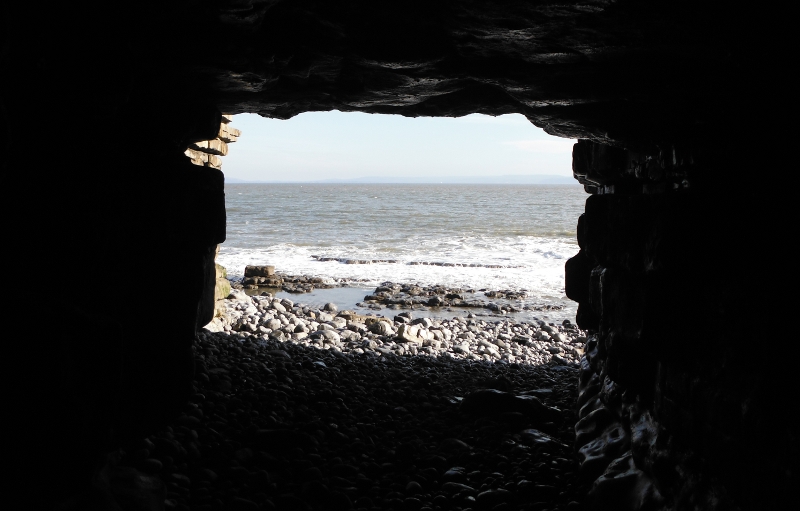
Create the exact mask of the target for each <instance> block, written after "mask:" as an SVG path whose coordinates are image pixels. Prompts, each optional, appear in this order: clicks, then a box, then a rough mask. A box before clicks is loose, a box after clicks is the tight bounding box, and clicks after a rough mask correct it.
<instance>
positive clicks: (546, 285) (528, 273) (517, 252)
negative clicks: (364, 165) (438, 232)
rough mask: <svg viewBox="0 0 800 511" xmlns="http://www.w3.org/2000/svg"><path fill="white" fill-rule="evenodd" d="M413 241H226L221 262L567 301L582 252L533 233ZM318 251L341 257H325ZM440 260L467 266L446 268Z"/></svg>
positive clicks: (231, 268)
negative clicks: (569, 270) (574, 260)
mask: <svg viewBox="0 0 800 511" xmlns="http://www.w3.org/2000/svg"><path fill="white" fill-rule="evenodd" d="M408 241H409V242H408V243H407V244H404V245H403V247H404V248H395V249H394V250H392V249H391V248H390V247H386V246H381V244H380V243H378V244H372V245H371V244H369V243H359V244H357V245H358V246H337V247H331V246H297V245H293V244H291V243H280V244H276V245H273V246H270V247H267V248H259V249H253V248H237V247H230V246H226V245H222V247H221V249H220V254H219V257H218V262H219V263H220V264H222V265H223V266H225V267H226V268H227V269H228V272H229V275H230V276H232V277H234V278H235V277H241V276H242V274H243V272H244V267H245V266H246V265H248V264H255V265H258V264H272V265H274V266H275V267H276V269H277V270H278V271H280V272H283V273H286V274H292V275H314V276H320V277H323V278H327V279H331V280H333V279H347V280H362V279H366V281H365V282H364V284H365V285H368V286H373V285H377V284H379V283H380V282H384V281H387V280H388V281H393V282H400V283H412V282H413V283H419V284H424V285H432V284H441V285H445V286H448V287H461V288H474V289H483V288H486V289H492V290H501V289H512V290H521V289H525V290H527V291H528V295H529V297H530V299H532V300H538V301H541V302H548V303H560V304H564V300H565V296H564V263H565V262H566V260H567V259H568V258H570V257H572V256H573V255H575V254H576V253H577V252H578V246H577V244H576V243H575V242H571V241H566V240H560V239H553V238H540V237H533V236H529V237H513V238H512V237H509V238H491V237H465V236H457V237H452V238H442V239H437V240H430V239H417V240H408ZM354 245H355V244H354ZM312 256H319V257H323V258H335V259H338V260H335V261H319V260H317V259H315V258H314V257H312ZM348 259H353V260H377V259H383V260H386V259H392V260H396V261H397V262H396V263H380V262H378V263H371V264H345V263H343V262H340V261H341V260H348ZM410 263H418V264H410ZM425 263H427V264H425ZM436 263H452V264H457V265H460V266H439V265H436ZM470 264H473V265H480V266H469V265H470ZM489 266H501V267H500V268H493V267H489ZM570 303H571V302H570Z"/></svg>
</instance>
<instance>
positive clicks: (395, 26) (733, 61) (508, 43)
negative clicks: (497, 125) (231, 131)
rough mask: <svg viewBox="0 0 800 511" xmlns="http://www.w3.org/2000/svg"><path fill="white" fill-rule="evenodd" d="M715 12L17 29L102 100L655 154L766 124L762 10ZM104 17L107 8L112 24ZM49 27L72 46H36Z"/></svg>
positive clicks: (459, 13) (120, 11)
mask: <svg viewBox="0 0 800 511" xmlns="http://www.w3.org/2000/svg"><path fill="white" fill-rule="evenodd" d="M715 5H716V4H709V3H707V2H683V1H677V2H676V1H654V2H633V1H569V0H564V1H557V2H556V1H546V0H542V1H522V0H504V1H497V0H436V1H432V0H427V1H418V0H410V1H406V2H400V3H395V2H374V1H363V0H350V1H341V0H324V1H323V0H222V1H214V0H184V1H180V2H177V1H176V2H163V3H142V4H136V5H132V4H125V3H122V4H119V5H115V6H109V5H106V4H99V3H89V4H86V5H80V6H73V5H70V6H61V7H59V8H58V9H56V10H54V11H50V12H49V13H48V14H49V15H44V14H42V13H37V15H36V16H32V15H31V13H30V12H28V13H27V15H21V16H20V17H19V19H20V20H24V22H22V23H20V24H19V25H18V24H16V23H15V24H13V26H12V30H17V31H18V33H17V35H19V36H20V38H22V39H25V38H27V40H26V41H25V44H24V45H20V44H19V43H18V42H17V39H16V37H15V36H13V35H12V36H11V37H10V41H11V48H12V52H11V55H12V60H13V59H14V58H19V61H20V62H21V64H20V65H22V66H23V67H24V66H28V67H29V68H30V67H31V66H34V65H38V66H39V67H41V65H42V64H41V62H39V63H38V64H32V63H30V62H27V61H25V57H24V56H23V57H18V55H19V53H20V52H21V53H23V54H24V53H28V54H34V53H35V54H36V55H35V57H31V58H30V59H29V60H31V61H33V62H34V63H35V62H37V59H38V60H41V59H43V58H44V59H48V58H49V59H51V60H52V62H56V61H57V62H59V63H58V64H53V65H54V66H59V65H60V66H64V67H66V66H72V67H70V68H69V72H70V73H73V74H74V72H75V71H74V70H75V69H76V68H81V66H83V67H82V68H81V69H83V68H85V70H86V72H85V73H83V75H88V76H90V77H91V78H86V77H85V76H84V78H82V79H83V80H85V81H92V87H94V90H93V92H91V94H93V96H92V99H91V101H93V102H95V103H96V102H97V97H98V94H99V92H98V90H99V89H109V88H111V89H113V88H115V87H112V86H109V85H108V83H109V81H113V80H117V79H118V77H119V76H120V75H121V76H132V77H133V78H132V81H131V83H129V84H127V85H126V86H125V87H123V88H124V89H125V90H123V91H121V92H120V93H119V94H117V96H124V95H125V94H134V95H136V94H138V95H139V96H141V97H148V95H149V96H151V97H155V96H157V95H158V94H160V93H161V92H162V91H165V90H167V89H172V93H173V95H175V94H177V95H190V94H194V95H198V94H199V95H201V96H203V97H207V98H210V99H211V101H212V102H213V103H214V104H215V105H216V106H217V107H218V108H219V109H220V110H222V111H224V112H226V113H234V114H235V113H244V112H253V113H258V114H260V115H262V116H265V117H271V118H279V119H288V118H291V117H293V116H295V115H298V114H300V113H303V112H307V111H326V110H333V109H335V110H340V111H359V112H368V113H381V114H400V115H404V116H412V117H413V116H461V115H466V114H469V113H484V114H489V115H500V114H507V113H521V114H523V115H525V116H526V117H527V118H528V119H529V120H530V121H531V122H532V123H533V124H535V125H536V126H539V127H542V128H544V129H545V131H547V132H548V133H550V134H553V135H557V136H562V137H570V138H585V139H591V140H594V141H597V142H602V143H608V144H613V145H618V146H637V145H641V146H646V147H651V148H652V147H653V146H658V145H661V144H665V143H666V144H669V143H674V142H676V141H677V142H680V141H689V142H691V141H693V140H698V139H705V138H707V137H708V136H709V134H710V133H720V132H724V131H725V130H730V129H732V126H734V125H736V124H737V123H739V124H740V123H741V122H743V120H747V119H750V118H753V119H755V118H757V116H758V108H757V107H755V106H753V103H754V102H753V101H742V98H743V97H746V96H748V94H749V91H752V90H754V89H757V88H759V85H758V84H759V83H761V82H763V80H764V77H765V73H764V68H766V67H768V64H767V63H766V60H767V59H765V58H764V55H765V53H764V52H760V51H759V49H758V48H757V47H756V46H754V44H753V41H754V40H757V39H758V37H757V36H755V35H754V34H755V31H754V30H753V27H754V26H757V25H758V23H757V22H756V21H754V19H755V18H754V16H755V14H754V13H752V12H747V11H737V10H732V9H731V8H730V7H727V8H719V9H718V8H716V7H715ZM25 9H28V10H30V9H34V7H25ZM99 11H102V12H103V13H105V14H104V17H103V18H101V19H100V21H97V20H98V18H97V16H96V13H97V12H99ZM65 19H66V20H67V21H65ZM48 23H49V24H50V25H48ZM48 26H49V27H50V28H47V27H48ZM43 27H45V28H43ZM65 27H66V28H65ZM37 32H38V33H41V34H49V33H50V32H56V33H59V32H61V33H63V34H62V35H63V36H64V37H62V38H61V39H58V38H54V37H53V36H52V34H50V35H48V37H43V38H42V39H41V40H36V37H35V36H34V37H32V36H31V34H36V33H37ZM54 40H58V43H59V44H58V45H57V47H53V46H52V42H53V41H54ZM98 41H102V44H98ZM15 47H16V50H17V53H16V54H15ZM59 52H60V55H57V54H58V53H59ZM69 52H71V53H70V54H68V53H69ZM76 54H77V55H80V58H76V57H75V55H76ZM42 55H46V56H45V57H42ZM54 55H56V56H54ZM63 62H66V63H63ZM98 63H101V67H100V68H99V69H102V73H98V72H97V69H98V67H97V64H98ZM32 72H34V73H36V72H40V71H38V70H36V69H33V70H32ZM92 73H94V75H98V74H102V76H94V75H93V74H92ZM51 74H52V73H51ZM50 79H52V77H51V78H50ZM114 83H116V82H114ZM90 89H91V87H90ZM131 91H133V92H131ZM176 91H177V92H176ZM26 93H28V92H27V91H26ZM103 94H105V95H106V96H109V101H110V102H112V103H113V102H114V101H117V99H116V97H117V96H113V95H110V94H109V93H108V92H107V91H106V92H104V93H103ZM84 95H85V96H87V97H88V95H89V94H88V93H85V91H84ZM100 95H102V94H100ZM93 108H97V107H96V106H93Z"/></svg>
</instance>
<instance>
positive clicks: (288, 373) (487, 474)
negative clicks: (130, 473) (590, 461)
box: [120, 333, 587, 511]
mask: <svg viewBox="0 0 800 511" xmlns="http://www.w3.org/2000/svg"><path fill="white" fill-rule="evenodd" d="M195 353H197V354H200V353H204V354H205V355H204V357H202V358H203V359H204V360H203V361H202V367H203V369H201V370H199V371H198V377H197V379H196V381H195V389H196V394H194V396H192V398H191V402H190V403H189V404H188V405H187V407H186V409H185V410H184V413H183V414H182V415H181V416H180V417H179V418H178V419H177V420H175V421H174V423H173V424H172V425H171V426H170V427H168V428H166V429H164V430H163V431H161V432H159V433H157V434H155V435H153V436H151V437H150V438H149V439H147V440H145V441H144V442H143V443H142V444H141V445H140V446H138V449H130V450H129V451H130V452H127V453H125V454H124V455H123V457H122V459H121V460H120V464H121V465H122V466H132V467H136V468H137V469H139V470H140V471H141V472H143V473H145V474H150V475H153V476H158V477H160V479H161V480H162V481H163V482H164V483H165V485H166V500H165V507H166V509H192V510H228V509H242V510H245V509H252V510H263V511H266V510H273V509H278V510H326V511H328V510H330V511H334V510H346V509H357V510H361V509H366V510H375V511H377V510H383V511H385V510H390V509H394V510H396V511H400V510H409V511H411V510H413V511H417V510H421V511H428V510H456V511H457V510H461V511H466V510H468V509H472V510H482V509H487V510H489V509H491V510H495V511H503V510H537V511H541V510H551V511H553V510H567V509H570V510H572V509H580V507H581V506H580V504H579V503H580V502H581V501H582V500H583V497H584V495H585V493H586V490H587V488H586V485H585V483H584V482H583V481H582V480H581V479H580V477H579V475H578V466H577V463H576V461H575V459H574V455H573V451H572V448H571V447H570V446H571V445H573V441H574V431H573V428H572V425H573V424H574V423H575V413H574V412H573V408H574V403H575V401H576V397H577V369H575V368H572V367H566V366H533V365H517V364H505V363H490V362H476V361H467V360H456V359H453V358H450V357H431V356H387V357H375V356H369V355H357V356H351V355H343V354H341V353H336V352H334V351H333V350H323V349H317V348H309V347H304V346H299V345H294V344H292V343H278V342H266V343H265V342H261V343H256V342H251V341H249V340H242V338H241V337H238V336H236V335H228V334H224V333H213V334H212V333H203V334H200V335H199V336H198V340H196V341H195ZM487 388H493V389H497V390H501V391H510V392H512V393H513V394H528V395H535V396H537V397H539V398H540V399H541V401H542V402H543V403H544V404H545V405H547V406H549V407H554V408H555V409H556V410H555V413H551V414H549V415H548V417H547V418H544V417H542V416H537V414H535V413H534V414H531V413H520V412H516V411H504V409H503V408H502V406H500V407H499V408H498V407H497V406H494V405H493V404H492V403H488V404H487V403H484V404H483V405H481V406H478V407H472V408H471V410H470V411H471V413H470V414H467V413H465V411H464V408H465V407H464V406H461V402H462V400H463V399H464V398H465V397H468V396H470V394H471V393H472V392H474V391H476V390H478V389H487ZM498 395H500V394H498ZM506 396H507V395H506ZM530 428H535V429H536V430H538V431H539V432H543V433H544V434H545V435H546V436H545V437H544V438H545V441H544V443H542V442H541V437H540V438H539V439H540V442H538V443H537V442H532V441H531V440H530V439H531V438H532V437H531V434H530V432H528V433H527V434H526V433H523V431H525V430H529V429H530ZM536 434H537V433H533V435H534V437H535V436H536Z"/></svg>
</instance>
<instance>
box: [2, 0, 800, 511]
mask: <svg viewBox="0 0 800 511" xmlns="http://www.w3.org/2000/svg"><path fill="white" fill-rule="evenodd" d="M4 17H5V20H4V21H5V23H4V25H5V26H4V35H3V51H2V70H3V73H2V79H1V80H2V89H0V90H1V91H2V92H0V107H1V108H0V124H2V128H3V141H4V146H3V147H4V156H3V161H4V166H3V167H4V168H5V169H6V171H5V173H6V176H7V177H6V179H7V183H8V184H9V185H10V186H9V187H8V188H6V190H7V192H10V193H13V194H15V197H14V198H12V199H10V200H9V201H8V206H7V207H6V212H7V213H6V214H7V215H8V216H9V218H10V222H8V225H9V227H10V232H9V233H8V234H9V235H8V236H7V243H9V247H10V248H11V249H12V253H13V257H12V258H11V261H13V262H14V263H15V268H12V269H11V270H10V288H9V290H8V291H9V299H10V302H11V306H10V307H11V310H10V314H9V317H10V318H11V319H12V321H13V322H15V324H16V325H17V326H18V327H19V328H16V327H15V328H16V329H15V331H14V332H7V334H6V339H7V341H6V344H10V345H11V346H12V347H13V348H12V350H11V351H10V352H9V353H8V354H6V355H5V357H4V360H5V365H6V366H7V367H9V368H11V371H9V374H10V375H11V376H12V378H11V379H10V381H9V390H8V394H11V396H12V398H11V400H10V401H9V402H8V404H7V406H6V417H7V419H6V422H9V423H11V425H12V433H11V434H9V435H8V436H7V437H6V438H7V440H8V441H9V442H10V443H11V444H12V446H11V447H12V448H11V450H12V451H13V457H12V459H11V463H10V464H9V467H10V468H11V470H12V471H13V473H14V475H15V478H14V484H15V486H16V490H15V492H14V493H15V495H16V496H18V497H19V496H21V497H22V498H23V500H25V501H27V503H28V505H27V506H26V507H27V508H30V509H58V506H59V505H60V503H61V502H63V500H64V499H65V498H67V497H68V496H69V495H72V494H73V493H74V492H76V491H78V490H79V489H80V488H81V487H82V486H83V485H86V484H88V481H89V480H90V479H91V478H92V474H93V473H95V472H96V471H97V470H98V467H99V466H102V465H103V459H104V456H105V455H106V453H107V452H108V450H109V449H112V448H115V447H118V446H119V445H124V444H125V443H126V442H130V441H131V439H135V438H139V437H142V436H145V435H147V434H148V433H149V432H151V431H153V430H154V429H155V428H158V427H161V426H163V425H164V424H166V423H167V422H168V421H169V420H171V419H172V418H173V417H174V415H175V413H176V410H178V409H179V408H180V406H182V404H183V403H185V401H186V400H187V398H188V396H189V395H190V394H191V393H192V379H193V377H194V365H193V358H192V342H193V339H194V338H195V335H196V333H197V331H198V330H199V329H200V328H202V326H203V325H205V324H207V323H208V322H209V320H210V319H211V317H212V315H213V308H214V283H215V267H214V254H215V248H216V246H217V245H218V244H219V243H221V242H223V241H224V239H225V198H224V177H223V174H222V173H221V172H220V171H219V170H218V169H215V168H213V167H209V166H197V165H193V164H192V163H191V161H190V159H189V158H187V157H186V156H185V151H186V149H187V148H188V147H189V145H190V144H192V143H196V142H199V141H204V140H209V139H213V138H215V137H216V136H217V134H218V132H219V130H220V123H221V119H222V118H221V114H222V113H225V114H237V113H245V112H248V113H258V114H260V115H262V116H266V117H272V118H279V119H287V118H290V117H292V116H294V115H297V114H300V113H302V112H308V111H325V110H334V109H335V110H340V111H360V112H367V113H380V114H397V115H404V116H462V115H466V114H470V113H482V114H488V115H500V114H506V113H519V114H523V115H524V116H526V117H527V118H528V119H529V120H530V122H531V123H533V124H534V125H536V126H538V127H541V128H543V129H544V130H545V131H546V132H547V133H549V134H551V135H555V136H561V137H568V138H576V139H579V142H578V143H577V144H576V145H575V146H574V150H573V172H574V176H575V178H576V179H577V180H578V181H579V182H580V183H582V184H583V185H584V187H585V190H586V192H587V200H586V209H585V213H584V214H583V215H581V217H580V218H576V219H575V221H576V223H577V225H578V242H579V244H580V247H581V251H580V253H579V254H577V255H576V256H575V257H574V258H573V259H571V260H570V261H569V262H568V263H567V264H566V268H565V271H566V292H567V294H568V296H569V297H570V298H572V299H573V300H575V301H577V302H578V303H579V304H580V306H579V309H578V316H577V322H578V324H579V326H581V328H585V329H588V330H589V331H590V332H591V336H590V338H589V340H588V342H587V345H586V354H585V356H584V358H583V359H582V363H581V371H580V379H579V381H577V382H575V384H576V385H577V387H578V392H579V397H578V399H577V402H576V403H575V410H576V412H577V416H578V418H579V419H578V421H577V423H576V424H575V431H576V433H577V435H576V437H577V439H578V441H577V443H576V445H575V446H574V448H575V453H576V455H577V456H578V457H579V459H580V460H581V462H582V471H583V472H584V475H585V477H587V478H589V479H590V480H591V481H593V483H592V485H593V486H592V487H593V490H592V492H591V494H590V497H591V498H589V499H588V500H587V501H586V502H585V503H584V507H585V508H586V509H631V510H633V509H636V510H638V509H785V508H788V506H789V502H790V501H791V500H792V498H791V497H792V492H793V490H794V489H795V488H796V487H797V485H798V480H797V477H798V476H797V459H798V454H799V453H798V430H797V423H796V419H792V418H791V415H792V412H791V410H792V409H794V406H793V405H792V406H790V405H791V403H792V402H793V401H792V399H793V398H792V396H793V395H795V394H796V392H795V390H796V387H797V385H796V380H795V375H794V374H793V369H794V367H795V363H796V361H797V354H798V348H797V342H796V341H795V340H794V339H793V337H794V335H793V334H791V333H790V332H788V328H790V325H791V322H790V321H788V320H789V318H790V317H791V316H790V312H789V311H790V308H789V306H788V305H789V303H791V302H789V297H790V296H791V293H792V289H793V288H794V286H793V285H792V281H793V272H791V271H789V269H790V268H791V266H790V265H789V264H788V262H789V261H786V259H788V257H787V255H784V254H785V253H788V254H791V253H792V252H793V251H790V250H785V249H784V250H781V251H778V250H777V248H779V247H780V246H781V243H783V240H784V239H785V238H787V237H789V238H790V237H791V227H790V226H791V225H792V224H793V221H792V220H791V218H793V216H791V207H790V206H789V204H790V203H791V199H790V198H789V197H788V195H789V193H790V192H791V188H792V185H791V184H790V183H791V181H789V182H786V181H787V176H786V174H787V170H788V169H789V168H791V167H790V165H792V164H791V162H790V161H788V160H789V155H790V154H791V145H790V137H789V134H790V133H791V132H792V130H791V122H792V112H791V110H792V109H791V97H793V92H794V91H793V90H792V89H791V87H792V80H791V79H789V77H788V73H790V68H791V65H790V60H789V59H788V56H787V55H785V54H786V53H788V49H789V48H790V47H791V43H790V42H788V41H786V40H788V39H789V37H790V34H791V30H790V29H789V30H787V27H785V26H784V23H785V22H784V19H788V16H782V13H781V12H780V11H778V10H772V9H770V8H767V7H764V8H763V10H761V9H757V8H756V7H755V6H752V7H750V8H747V9H745V8H742V7H735V6H733V5H717V4H716V3H706V2H688V1H666V0H663V1H654V2H646V3H639V2H633V1H624V0H620V1H584V2H573V1H562V2H550V1H546V0H542V1H534V2H526V1H522V0H508V1H499V2H490V1H485V0H443V1H440V2H419V1H411V2H406V3H403V4H385V3H375V2H365V1H360V0H355V1H350V2H342V1H325V2H323V1H315V0H185V1H181V2H163V3H145V4H136V3H129V2H120V3H113V4H108V3H100V2H85V3H81V4H77V5H76V4H69V3H45V4H38V3H37V4H24V3H17V4H15V5H13V6H11V7H10V8H7V9H6V12H5V16H4ZM57 141H58V142H59V143H58V144H56V143H55V142H57ZM51 145H55V146H57V147H52V148H50V149H47V148H48V147H50V146H51ZM45 149H46V150H45ZM787 231H788V232H787ZM155 252H158V254H159V257H158V261H156V258H155V257H152V254H154V253H155ZM164 261H166V266H167V267H169V268H170V272H171V273H170V276H169V277H168V279H166V280H165V277H164V276H163V275H161V274H160V272H161V271H162V268H163V267H164V265H165V262H164ZM64 272H67V273H68V274H69V275H63V274H64ZM74 280H80V282H73V281H74ZM54 283H57V285H56V286H55V287H53V284H54ZM54 289H55V290H54ZM40 301H41V302H44V301H47V302H48V304H49V305H46V304H44V303H42V304H39V303H38V302H40ZM7 303H8V302H7ZM165 304H167V305H165ZM100 508H102V509H106V508H103V507H100ZM108 509H114V508H113V507H108ZM153 509H156V508H153Z"/></svg>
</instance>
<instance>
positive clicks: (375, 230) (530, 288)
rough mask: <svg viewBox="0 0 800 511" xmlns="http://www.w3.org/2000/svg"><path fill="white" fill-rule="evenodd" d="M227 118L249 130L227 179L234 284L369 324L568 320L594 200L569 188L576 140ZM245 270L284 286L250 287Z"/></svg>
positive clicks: (520, 120) (378, 123) (430, 121)
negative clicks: (575, 266)
mask: <svg viewBox="0 0 800 511" xmlns="http://www.w3.org/2000/svg"><path fill="white" fill-rule="evenodd" d="M232 124H233V125H235V126H236V127H237V128H238V129H239V130H241V131H242V134H243V135H242V136H241V137H240V138H239V139H238V141H237V144H236V147H235V150H233V151H231V153H230V154H229V155H228V156H227V157H226V159H225V166H224V169H223V170H224V171H225V174H226V203H227V222H228V234H227V241H226V242H225V244H223V245H222V246H221V248H220V255H219V258H218V262H219V263H220V264H221V265H222V266H224V267H226V269H227V275H228V278H229V279H231V281H232V282H233V283H234V286H236V285H239V284H241V285H243V286H244V287H245V288H246V292H247V293H249V294H260V293H262V292H270V293H273V294H275V295H278V296H281V297H287V298H288V297H291V298H292V299H294V300H295V301H300V302H303V303H308V304H309V305H311V306H322V305H323V304H324V303H327V302H334V303H336V302H338V305H339V306H340V307H343V308H347V309H353V310H355V311H357V312H359V313H364V314H369V313H374V314H378V315H381V314H382V315H394V314H396V313H397V312H400V311H399V310H396V309H408V308H413V309H414V311H415V314H416V315H422V316H424V315H438V316H448V315H449V316H453V315H455V314H459V313H463V315H467V314H468V313H469V312H475V313H478V314H485V315H491V316H502V315H508V314H510V315H513V316H515V317H517V318H519V319H528V320H534V319H539V320H544V321H548V322H553V321H556V322H558V323H559V324H560V323H561V322H562V321H563V320H565V319H568V320H570V321H573V322H574V320H575V304H574V303H573V302H572V301H570V300H568V299H567V298H566V296H565V295H564V289H563V287H564V280H563V267H564V263H565V261H566V260H567V259H568V258H569V257H572V256H573V255H574V254H575V253H577V251H578V247H577V243H576V233H575V229H576V224H577V218H578V216H579V215H580V214H581V213H582V212H583V202H584V201H585V197H586V195H585V192H584V191H583V188H582V187H581V186H580V185H578V184H577V183H576V181H574V179H573V178H572V171H571V152H572V145H573V144H574V142H575V141H574V140H569V139H564V138H558V137H553V136H550V135H548V134H546V133H545V132H544V131H543V130H541V129H539V128H536V127H535V126H533V125H532V124H531V123H530V122H529V121H528V120H527V119H526V118H525V117H524V116H522V115H518V114H514V115H503V116H497V117H490V116H485V115H479V114H473V115H468V116H465V117H461V118H406V117H402V116H397V115H377V114H363V113H352V112H350V113H345V112H338V111H334V112H312V113H305V114H301V115H299V116H297V117H294V118H292V119H289V120H277V119H265V118H261V117H259V116H257V115H253V114H244V115H237V116H235V117H234V119H233V123H232ZM247 265H273V266H275V268H276V270H277V271H278V273H279V274H281V275H282V276H283V279H282V281H281V282H277V281H276V280H274V279H265V278H261V279H259V278H257V277H256V278H247V276H246V275H245V268H246V266H247ZM386 282H392V283H393V284H396V285H398V286H399V288H398V287H393V286H382V284H384V283H386ZM410 285H416V287H419V288H421V290H422V291H421V292H420V291H419V290H418V289H409V286H410ZM329 286H332V288H328V287H329ZM404 286H405V287H404ZM247 288H249V289H247ZM378 289H381V291H378ZM309 291H310V292H309ZM409 291H410V292H411V293H419V294H409ZM367 296H371V297H373V299H372V300H365V297H367ZM392 309H395V310H392Z"/></svg>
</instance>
